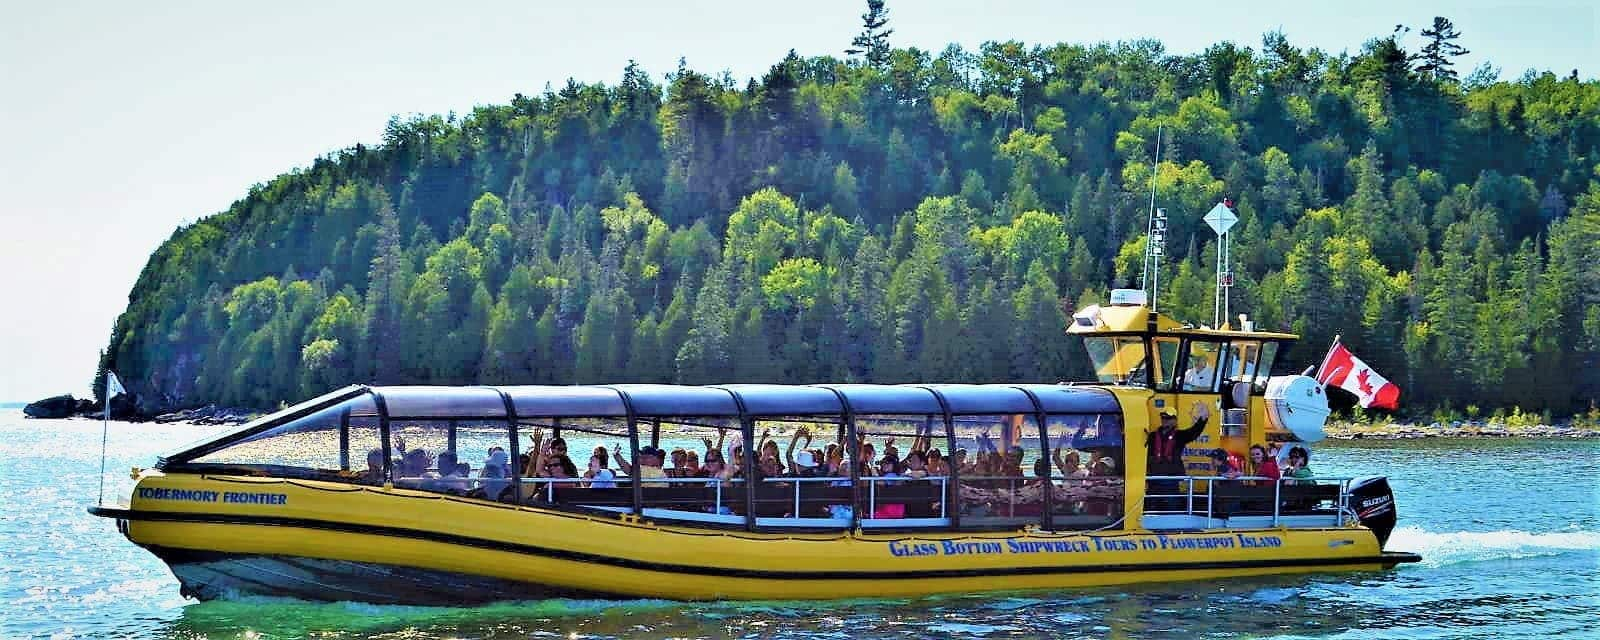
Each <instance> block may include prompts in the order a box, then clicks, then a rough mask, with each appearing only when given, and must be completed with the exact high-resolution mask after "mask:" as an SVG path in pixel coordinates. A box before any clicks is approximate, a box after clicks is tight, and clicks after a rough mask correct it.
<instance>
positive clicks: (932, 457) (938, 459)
mask: <svg viewBox="0 0 1600 640" xmlns="http://www.w3.org/2000/svg"><path fill="white" fill-rule="evenodd" d="M927 456H928V475H930V476H934V477H944V476H949V475H950V468H949V466H948V465H947V464H945V460H944V454H943V453H941V452H940V451H939V450H938V449H929V450H928V453H927Z"/></svg>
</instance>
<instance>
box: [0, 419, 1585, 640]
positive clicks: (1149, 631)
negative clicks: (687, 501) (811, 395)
mask: <svg viewBox="0 0 1600 640" xmlns="http://www.w3.org/2000/svg"><path fill="white" fill-rule="evenodd" d="M219 429H221V428H219V427H194V426H178V425H127V424H116V423H113V424H112V425H111V431H110V447H109V452H110V453H109V457H108V459H107V462H106V469H107V474H106V476H107V484H106V496H107V500H108V502H110V501H117V500H123V499H125V497H126V496H127V493H128V490H129V489H130V488H131V487H132V481H131V480H130V479H129V477H128V473H127V471H128V469H129V468H130V467H133V466H149V465H150V464H151V463H152V462H153V460H154V458H155V455H157V454H158V453H161V452H164V451H168V450H171V449H173V448H175V447H176V446H178V445H180V444H184V443H187V442H190V441H193V440H196V439H198V438H201V437H204V436H206V435H208V434H211V433H215V432H216V431H218V430H219ZM0 460H4V461H5V462H6V463H7V464H6V473H5V476H4V479H3V480H0V483H3V484H0V549H3V556H0V557H3V558H4V560H3V568H0V638H30V637H41V638H44V637H55V638H73V637H81V638H103V637H136V638H301V637H308V636H313V637H321V638H407V639H412V638H529V637H551V638H554V637H563V638H578V637H612V636H640V637H662V636H671V637H707V636H710V637H729V636H739V637H760V638H843V637H862V636H867V637H887V636H896V637H928V636H940V637H999V636H1005V637H1051V638H1370V637H1383V638H1562V639H1565V638H1595V637H1600V440H1588V441H1533V440H1507V441H1443V440H1435V441H1413V442H1353V443H1328V444H1324V445H1319V447H1318V448H1317V449H1316V452H1315V454H1314V460H1313V462H1314V464H1313V467H1314V468H1315V469H1316V471H1317V472H1318V474H1319V475H1335V476H1342V475H1363V474H1383V475H1388V476H1389V479H1390V483H1391V485H1392V486H1393V487H1394V490H1395V493H1396V499H1397V501H1398V502H1399V508H1400V518H1401V522H1400V527H1399V528H1398V529H1397V530H1396V531H1395V534H1394V536H1393V538H1392V539H1391V540H1390V541H1389V548H1390V549H1392V550H1404V551H1415V552H1418V553H1421V554H1422V555H1423V557H1424V561H1423V562H1422V563H1420V564H1414V565H1405V566H1402V567H1399V568H1397V569H1395V570H1393V571H1387V572H1379V573H1349V574H1329V575H1314V576H1296V577H1283V578H1263V579H1250V580H1235V581H1225V582H1185V583H1172V584H1163V585H1151V586H1142V587H1135V588H1127V587H1122V588H1115V589H1100V590H1090V591H1073V592H1054V593H1008V594H981V595H969V596H945V597H938V598H924V599H914V600H902V599H895V600H867V601H845V602H828V603H815V602H763V603H688V604H685V603H675V602H665V601H620V602H611V601H585V600H549V601H539V602H510V603H502V604H496V605H491V606H484V607H473V608H443V607H404V606H373V605H366V604H354V603H331V604H328V603H311V602H300V601H296V600H280V599H251V600H243V601H219V602H205V603H200V602H194V601H191V600H185V599H184V598H183V597H181V596H179V595H178V584H177V581H176V580H174V579H173V577H172V575H171V574H170V573H168V572H167V569H166V567H165V566H164V565H162V564H161V563H160V562H159V561H157V560H156V559H155V558H154V557H153V556H151V555H150V554H148V553H146V552H144V551H143V550H141V549H139V548H137V547H135V546H133V545H132V544H131V543H129V542H128V541H127V540H125V539H124V538H123V537H122V536H121V535H119V534H118V533H117V532H116V528H115V526H114V525H113V523H112V522H111V521H109V520H103V519H100V518H95V517H92V516H89V515H88V514H87V513H85V512H84V507H86V506H88V505H89V504H92V503H93V502H94V500H95V495H96V491H97V489H96V487H97V481H96V475H97V473H98V471H99V465H100V424H99V423H98V422H93V421H86V420H67V421H33V420H24V419H23V418H22V415H21V412H19V411H16V410H0Z"/></svg>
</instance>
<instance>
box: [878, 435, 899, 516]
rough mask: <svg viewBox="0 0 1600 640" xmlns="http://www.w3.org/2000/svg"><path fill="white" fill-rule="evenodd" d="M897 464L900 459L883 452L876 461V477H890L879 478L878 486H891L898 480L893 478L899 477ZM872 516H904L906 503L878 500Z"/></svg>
mask: <svg viewBox="0 0 1600 640" xmlns="http://www.w3.org/2000/svg"><path fill="white" fill-rule="evenodd" d="M885 449H887V447H885ZM899 465H900V461H898V460H895V459H894V458H891V457H889V456H888V455H887V454H885V455H884V456H883V459H882V460H879V461H878V477H880V478H890V479H889V480H880V481H878V486H880V487H881V486H891V485H894V484H896V483H898V482H899V481H898V480H894V479H893V478H899V477H900V474H899V473H898V472H896V471H895V469H897V468H898V467H899ZM872 517H874V518H904V517H906V505H905V503H900V502H890V503H883V502H880V503H878V505H877V508H875V509H873V511H872Z"/></svg>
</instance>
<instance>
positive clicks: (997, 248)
mask: <svg viewBox="0 0 1600 640" xmlns="http://www.w3.org/2000/svg"><path fill="white" fill-rule="evenodd" d="M880 4H881V3H880ZM864 17H866V16H864ZM869 26H870V24H869ZM883 26H884V25H883V24H882V23H880V24H879V25H878V27H876V28H870V29H868V30H867V31H866V32H864V33H863V35H862V36H860V37H858V41H859V42H858V43H857V46H858V48H857V49H855V50H854V51H855V52H856V54H857V55H853V56H849V57H844V58H836V57H830V56H821V57H811V58H802V57H800V56H798V55H795V54H794V53H793V52H791V53H790V54H789V55H788V56H787V57H785V58H784V59H782V60H779V61H777V62H776V63H775V64H773V65H772V67H771V69H770V70H769V71H768V72H767V73H766V74H765V75H764V76H762V77H760V78H757V79H751V80H749V81H748V82H743V83H740V82H738V81H736V80H735V79H734V78H732V77H730V76H728V75H727V74H722V75H720V76H718V75H708V74H705V73H702V72H699V71H696V70H695V69H693V68H691V67H690V66H688V65H686V64H683V63H680V64H679V66H678V68H677V69H675V70H672V71H671V73H668V74H667V75H666V76H665V79H664V81H658V80H657V79H656V78H654V77H652V76H651V75H650V74H649V73H647V72H646V71H645V70H644V69H642V68H640V67H639V66H638V65H635V64H630V65H629V66H628V67H627V68H626V69H624V70H623V72H622V77H621V79H620V81H618V82H617V83H616V84H614V85H606V84H584V83H579V82H574V81H568V82H567V84H565V85H564V86H561V87H560V88H558V89H547V90H546V91H544V92H543V93H540V94H537V95H521V94H519V95H516V96H514V97H513V98H512V99H511V101H510V103H509V104H500V105H489V106H481V107H477V108H475V109H473V110H472V112H471V113H467V114H465V115H462V116H459V117H458V116H456V115H454V114H451V115H449V116H429V117H415V118H409V119H401V118H395V119H392V120H390V122H389V123H388V126H387V128H386V130H385V132H384V135H383V141H382V143H381V144H379V145H377V146H372V147H369V146H362V145H357V146H355V147H352V148H349V149H345V150H342V151H339V152H336V153H332V154H330V155H328V156H325V157H322V158H318V159H316V161H315V162H313V163H311V165H310V166H309V167H306V168H303V169H298V170H294V171H291V172H289V173H286V174H284V175H281V176H278V177H276V178H274V179H272V180H271V181H269V182H267V183H265V184H261V185H258V186H256V187H254V188H252V189H251V190H250V192H249V193H248V194H247V195H246V196H245V197H243V198H242V199H240V200H239V201H237V202H235V203H234V204H233V205H232V206H231V207H230V208H228V209H227V210H226V211H224V212H222V213H219V214H217V215H214V216H211V217H208V218H205V219H203V220H201V221H199V222H196V223H194V224H192V225H189V226H185V227H183V228H180V229H178V230H177V231H176V232H175V233H174V234H173V235H172V237H171V238H170V239H169V240H167V241H166V242H165V243H164V244H163V245H162V246H161V247H160V248H159V249H157V250H156V251H155V253H154V254H153V255H152V256H151V257H150V260H149V263H148V264H147V265H146V266H145V268H144V271H143V272H142V273H141V275H140V277H139V279H138V282H137V283H136V284H135V286H134V288H133V291H132V292H131V293H130V295H129V305H128V307H127V309H126V311H125V312H124V313H123V314H122V315H121V316H120V317H119V318H118V320H117V322H116V325H115V328H114V329H113V331H112V334H111V339H110V344H109V346H108V347H107V349H106V351H105V353H104V355H103V357H102V360H101V363H100V371H101V374H100V375H103V372H104V371H105V369H107V368H111V369H114V370H115V371H117V372H118V373H119V374H120V375H121V376H122V377H123V379H124V380H125V381H126V384H127V386H128V388H129V389H130V390H131V391H133V392H135V393H136V394H137V396H138V399H139V403H140V405H141V407H143V408H144V409H146V410H155V409H160V408H169V407H176V406H197V405H201V404H206V403H220V404H225V405H232V406H244V407H256V408H267V407H273V406H277V405H279V404H280V403H282V402H284V401H293V400H296V399H299V398H304V397H308V396H311V395H313V394H317V393H320V392H322V391H325V390H327V389H329V388H332V387H337V386H341V385H344V384H349V383H353V382H374V383H383V384H405V383H430V384H476V383H493V384H519V383H551V384H566V383H603V382H679V383H690V384H697V383H718V382H755V381H764V382H790V383H809V382H824V381H860V382H910V381H967V382H999V381H1023V380H1026V381H1044V382H1049V381H1055V380H1068V379H1085V378H1088V377H1090V372H1089V370H1088V367H1087V362H1086V357H1085V354H1084V353H1083V351H1082V347H1081V345H1080V344H1078V341H1077V340H1076V339H1073V338H1069V337H1067V336H1066V335H1064V333H1063V330H1064V327H1065V324H1066V321H1067V318H1068V315H1069V314H1070V311H1071V309H1073V308H1076V307H1078V306H1080V305H1084V304H1088V303H1092V302H1096V301H1100V300H1102V299H1103V298H1104V296H1105V294H1106V292H1107V290H1108V289H1109V288H1111V287H1116V286H1126V285H1129V284H1130V283H1133V286H1137V280H1138V276H1139V274H1138V269H1139V262H1140V260H1139V257H1140V256H1141V255H1142V251H1143V243H1144V241H1145V240H1144V237H1143V232H1144V225H1145V219H1146V208H1147V206H1148V205H1149V198H1150V195H1149V190H1150V188H1151V185H1152V184H1154V189H1155V200H1156V205H1157V206H1160V207H1162V208H1165V209H1166V210H1167V212H1168V215H1169V216H1170V217H1171V231H1170V232H1169V235H1168V238H1169V240H1168V246H1167V255H1168V259H1167V262H1166V270H1165V272H1164V273H1163V276H1162V279H1163V281H1164V283H1165V286H1164V287H1163V290H1162V291H1161V299H1160V301H1159V304H1160V306H1161V307H1162V308H1163V310H1164V311H1168V312H1170V313H1173V314H1174V315H1175V316H1177V317H1178V318H1179V319H1182V320H1187V321H1190V322H1195V323H1197V324H1198V323H1200V322H1207V321H1209V319H1210V317H1211V316H1210V314H1211V304H1212V290H1211V281H1212V277H1213V276H1212V270H1213V269H1214V268H1215V267H1214V259H1215V254H1216V246H1215V236H1213V235H1212V234H1211V232H1210V231H1209V230H1208V229H1206V227H1205V226H1204V224H1203V223H1202V222H1201V220H1200V217H1201V215H1203V214H1204V213H1205V212H1206V211H1207V210H1208V209H1210V208H1211V207H1212V206H1213V205H1214V204H1216V203H1217V202H1218V201H1220V200H1221V199H1223V198H1224V197H1229V198H1232V199H1233V200H1234V201H1235V202H1236V203H1237V206H1236V211H1237V213H1238V215H1239V217H1240V219H1241V220H1240V222H1239V224H1238V226H1236V227H1235V229H1234V234H1233V241H1232V254H1233V256H1234V262H1235V273H1236V286H1235V288H1234V290H1233V291H1234V307H1235V310H1236V311H1244V312H1247V313H1250V314H1251V315H1252V316H1253V317H1254V318H1255V319H1256V320H1257V322H1258V325H1259V326H1260V327H1261V328H1264V329H1282V330H1289V331H1293V332H1296V333H1299V334H1301V335H1302V336H1303V339H1302V341H1301V344H1300V346H1299V347H1298V348H1296V349H1294V350H1293V351H1292V352H1291V353H1290V354H1289V355H1290V360H1291V361H1293V362H1295V363H1298V364H1299V366H1296V367H1294V368H1295V369H1296V370H1298V368H1300V367H1303V366H1304V365H1305V364H1306V363H1311V362H1315V361H1317V360H1318V359H1320V357H1321V355H1322V353H1323V350H1324V349H1326V348H1327V345H1328V344H1329V342H1330V341H1331V339H1332V337H1333V336H1334V335H1336V334H1341V335H1342V336H1343V340H1344V342H1345V343H1346V344H1349V345H1350V346H1351V348H1352V349H1354V350H1356V351H1357V352H1358V353H1359V354H1360V355H1361V357H1362V358H1363V359H1365V360H1367V361H1368V362H1370V363H1371V364H1372V365H1373V366H1374V367H1376V368H1377V369H1378V370H1380V371H1382V372H1384V373H1385V374H1386V375H1387V376H1388V377H1390V378H1391V379H1393V380H1395V381H1396V382H1398V383H1399V384H1400V385H1401V386H1402V387H1403V388H1404V389H1405V392H1406V400H1405V403H1406V407H1407V409H1408V410H1410V411H1412V412H1423V411H1427V410H1432V409H1435V408H1460V407H1463V406H1465V405H1467V404H1476V405H1480V406H1483V407H1507V406H1513V405H1515V406H1519V407H1521V408H1523V409H1524V410H1529V411H1538V412H1553V413H1555V414H1568V413H1572V412H1577V411H1583V410H1586V409H1588V408H1589V407H1590V405H1591V404H1592V403H1593V402H1594V398H1596V397H1597V396H1600V82H1596V81H1593V80H1590V81H1581V80H1580V79H1578V77H1577V75H1576V72H1573V73H1572V74H1571V75H1569V76H1559V75H1556V74H1554V73H1548V72H1546V73H1534V72H1529V73H1527V74H1525V75H1524V76H1522V77H1521V78H1518V79H1515V80H1509V81H1500V80H1496V79H1495V78H1494V76H1495V75H1497V74H1496V73H1494V72H1493V71H1492V70H1490V69H1487V68H1485V69H1479V70H1478V71H1475V72H1472V73H1469V74H1466V77H1465V78H1464V79H1460V78H1458V76H1460V75H1461V74H1459V73H1457V72H1456V70H1454V69H1453V68H1452V67H1451V62H1452V55H1453V52H1456V51H1458V50H1460V51H1464V49H1461V48H1460V46H1459V45H1455V44H1454V42H1453V40H1454V39H1455V38H1456V37H1457V36H1459V34H1457V33H1455V30H1454V28H1453V27H1451V25H1449V23H1448V21H1445V22H1444V25H1443V26H1444V27H1445V28H1444V29H1442V30H1441V29H1440V25H1439V23H1438V22H1437V21H1436V22H1435V24H1434V28H1433V29H1431V30H1428V31H1424V33H1423V35H1424V36H1425V37H1426V38H1432V40H1430V41H1429V42H1428V44H1426V45H1424V46H1423V47H1421V48H1420V49H1419V50H1418V51H1416V52H1413V51H1410V50H1408V49H1407V48H1406V46H1405V43H1406V38H1405V34H1404V33H1396V34H1392V35H1389V36H1385V37H1379V38H1374V39H1373V40H1371V41H1369V42H1367V43H1365V44H1364V45H1363V46H1361V47H1360V48H1359V51H1358V52H1357V53H1354V54H1347V53H1329V52H1325V51H1321V50H1317V49H1306V48H1302V47H1299V46H1296V45H1294V44H1293V43H1292V42H1291V41H1290V40H1289V39H1288V38H1287V37H1286V36H1285V35H1284V34H1282V33H1269V34H1266V35H1265V36H1264V37H1263V38H1262V40H1261V42H1260V43H1259V45H1258V46H1254V47H1252V46H1244V45H1240V44H1236V43H1230V42H1224V43H1219V44H1217V45H1214V46H1212V47H1210V48H1208V49H1206V50H1205V51H1203V52H1201V53H1197V54H1193V55H1176V54H1171V53H1168V52H1167V51H1166V50H1165V48H1164V47H1163V45H1162V44H1161V43H1160V42H1156V41H1152V40H1138V41H1131V42H1118V43H1101V44H1087V45H1086V44H1055V45H1048V46H1039V45H1028V44H1024V43H1020V42H990V43H986V44H984V45H982V46H981V47H980V48H979V49H978V50H977V51H969V50H965V49H963V48H961V47H959V46H955V45H951V46H949V47H946V48H945V49H944V50H942V51H939V52H931V51H923V50H919V49H915V48H893V47H891V46H890V43H889V40H888V30H887V29H884V28H882V27H883ZM1430 32H1431V33H1430ZM1441 32H1442V34H1443V35H1441ZM880 35H881V36H882V37H878V36H880ZM1441 38H1445V39H1444V40H1443V42H1442V43H1441V41H1440V39H1441ZM1429 45H1431V46H1429ZM1452 47H1454V48H1452ZM861 54H864V55H861ZM1158 130H1159V131H1160V132H1161V137H1162V145H1161V155H1160V161H1159V163H1155V162H1154V160H1155V145H1156V138H1157V131H1158ZM1285 370H1286V369H1285ZM95 388H96V389H97V390H98V389H100V388H101V386H100V385H98V384H97V385H96V387H95Z"/></svg>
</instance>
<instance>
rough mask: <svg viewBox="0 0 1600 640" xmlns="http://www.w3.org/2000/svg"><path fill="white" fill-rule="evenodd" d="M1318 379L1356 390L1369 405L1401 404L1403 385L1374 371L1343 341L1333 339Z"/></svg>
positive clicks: (1389, 405)
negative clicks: (1345, 345) (1351, 351)
mask: <svg viewBox="0 0 1600 640" xmlns="http://www.w3.org/2000/svg"><path fill="white" fill-rule="evenodd" d="M1317 382H1320V383H1322V384H1323V385H1332V386H1335V387H1339V388H1340V389H1344V390H1345V391H1349V392H1350V393H1353V394H1356V397H1357V398H1360V399H1361V400H1360V401H1361V406H1362V407H1365V408H1369V409H1370V408H1372V407H1377V408H1379V409H1389V410H1391V411H1392V410H1394V409H1397V408H1399V406H1400V387H1398V386H1395V384H1394V383H1393V382H1389V379H1388V378H1385V377H1383V376H1381V375H1379V374H1378V372H1376V371H1373V370H1372V367H1369V366H1367V363H1365V362H1362V361H1361V359H1360V358H1357V357H1356V356H1355V354H1353V353H1350V350H1349V349H1346V348H1344V345H1343V344H1340V343H1338V342H1335V343H1333V348H1332V349H1329V350H1328V357H1326V358H1324V359H1323V360H1322V368H1321V369H1318V370H1317Z"/></svg>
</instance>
